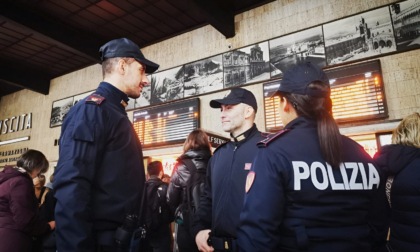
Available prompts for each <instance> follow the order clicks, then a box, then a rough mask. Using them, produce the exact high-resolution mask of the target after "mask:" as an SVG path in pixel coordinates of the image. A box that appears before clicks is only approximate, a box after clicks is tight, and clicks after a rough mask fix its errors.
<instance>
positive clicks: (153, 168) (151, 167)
mask: <svg viewBox="0 0 420 252" xmlns="http://www.w3.org/2000/svg"><path fill="white" fill-rule="evenodd" d="M161 171H162V172H163V165H162V162H160V161H153V162H150V163H149V164H148V165H147V173H149V175H155V176H157V175H159V173H160V172H161Z"/></svg>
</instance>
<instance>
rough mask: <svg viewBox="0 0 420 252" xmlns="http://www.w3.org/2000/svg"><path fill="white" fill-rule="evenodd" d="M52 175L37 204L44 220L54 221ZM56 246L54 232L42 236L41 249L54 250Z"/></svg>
mask: <svg viewBox="0 0 420 252" xmlns="http://www.w3.org/2000/svg"><path fill="white" fill-rule="evenodd" d="M53 182H54V175H51V176H50V181H49V182H48V183H47V184H46V185H45V188H46V189H45V191H44V193H43V194H42V195H41V202H40V206H39V214H40V216H41V218H42V219H43V220H45V221H55V218H54V209H55V204H56V199H55V198H54V191H53V184H52V183H53ZM56 250H57V247H56V245H55V233H54V231H52V232H49V233H47V234H45V235H43V236H42V251H44V252H55V251H56Z"/></svg>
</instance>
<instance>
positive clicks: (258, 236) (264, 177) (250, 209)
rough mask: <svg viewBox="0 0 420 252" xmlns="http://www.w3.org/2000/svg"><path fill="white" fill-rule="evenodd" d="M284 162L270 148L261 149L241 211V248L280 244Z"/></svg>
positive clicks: (270, 248) (262, 248) (268, 247)
mask: <svg viewBox="0 0 420 252" xmlns="http://www.w3.org/2000/svg"><path fill="white" fill-rule="evenodd" d="M275 155H277V156H275ZM285 163H286V162H282V161H281V157H279V156H278V154H275V153H273V152H272V151H270V150H269V149H259V150H258V152H257V155H256V157H255V159H254V162H253V164H252V168H251V172H250V174H249V175H248V177H247V182H246V183H247V186H248V187H249V186H250V189H249V190H248V192H247V193H246V194H245V199H244V206H243V209H242V212H241V214H240V224H239V228H238V233H237V237H238V245H239V247H240V251H274V250H275V248H276V247H277V243H278V237H279V227H280V225H281V223H282V220H283V215H284V208H285V189H284V188H285V187H286V186H285V185H284V184H285V182H284V181H285V179H284V174H283V173H282V171H281V168H282V167H281V166H284V164H285ZM283 170H284V169H283ZM252 173H253V174H252ZM253 175H254V176H253ZM252 177H254V178H253V179H252Z"/></svg>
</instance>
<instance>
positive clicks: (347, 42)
mask: <svg viewBox="0 0 420 252" xmlns="http://www.w3.org/2000/svg"><path fill="white" fill-rule="evenodd" d="M323 29H324V38H325V52H326V55H327V64H328V65H334V64H339V63H343V62H348V61H354V60H358V59H363V58H367V57H371V56H376V55H381V54H385V53H390V52H394V51H396V49H397V47H396V42H395V37H394V31H393V27H392V22H391V15H390V12H389V8H388V6H385V7H382V8H379V9H376V10H372V11H368V12H364V13H361V14H358V15H354V16H351V17H347V18H343V19H340V20H337V21H334V22H332V23H328V24H325V25H323Z"/></svg>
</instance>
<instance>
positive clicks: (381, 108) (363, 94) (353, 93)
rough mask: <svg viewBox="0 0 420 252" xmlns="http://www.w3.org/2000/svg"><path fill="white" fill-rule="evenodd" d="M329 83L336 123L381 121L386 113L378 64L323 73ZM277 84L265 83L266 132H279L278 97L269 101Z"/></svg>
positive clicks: (335, 69)
mask: <svg viewBox="0 0 420 252" xmlns="http://www.w3.org/2000/svg"><path fill="white" fill-rule="evenodd" d="M325 72H326V73H327V75H328V78H329V79H330V85H331V99H332V102H333V115H334V119H335V120H336V121H337V123H344V122H356V121H363V120H371V119H378V118H385V117H387V116H388V111H387V108H386V103H385V93H384V87H383V82H382V74H381V67H380V63H379V60H375V61H370V62H364V63H360V64H355V65H350V66H344V67H337V68H332V69H326V70H325ZM279 83H280V81H274V82H269V83H265V84H264V85H263V89H264V108H265V125H266V131H276V130H279V129H281V128H282V126H283V125H282V123H281V120H280V118H279V113H278V111H277V110H278V102H279V98H278V97H271V96H272V94H273V93H274V92H275V91H276V90H277V87H278V86H279V85H280V84H279Z"/></svg>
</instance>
